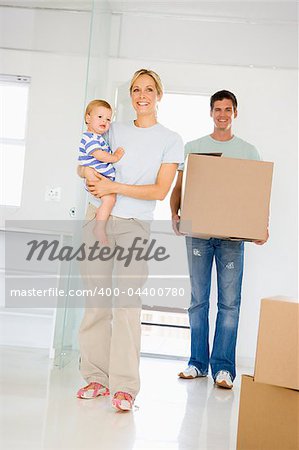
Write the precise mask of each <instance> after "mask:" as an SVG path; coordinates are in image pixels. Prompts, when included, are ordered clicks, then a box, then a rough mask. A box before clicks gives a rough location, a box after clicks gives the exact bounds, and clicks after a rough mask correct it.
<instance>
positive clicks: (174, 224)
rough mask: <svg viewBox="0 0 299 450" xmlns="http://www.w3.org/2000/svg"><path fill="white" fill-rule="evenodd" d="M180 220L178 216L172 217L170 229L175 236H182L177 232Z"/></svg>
mask: <svg viewBox="0 0 299 450" xmlns="http://www.w3.org/2000/svg"><path fill="white" fill-rule="evenodd" d="M180 219H181V218H180V216H179V215H178V214H174V215H173V216H172V229H173V231H174V232H175V234H176V235H177V236H183V234H182V233H180V230H179V226H180Z"/></svg>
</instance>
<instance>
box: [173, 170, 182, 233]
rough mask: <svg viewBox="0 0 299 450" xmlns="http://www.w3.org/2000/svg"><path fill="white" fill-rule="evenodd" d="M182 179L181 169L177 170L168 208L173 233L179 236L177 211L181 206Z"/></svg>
mask: <svg viewBox="0 0 299 450" xmlns="http://www.w3.org/2000/svg"><path fill="white" fill-rule="evenodd" d="M182 180H183V171H182V170H179V171H178V175H177V180H176V184H175V186H174V188H173V191H172V194H171V197H170V209H171V218H172V228H173V231H174V232H175V234H177V235H178V236H181V233H180V232H179V228H178V227H179V223H180V215H179V211H180V208H181V192H182Z"/></svg>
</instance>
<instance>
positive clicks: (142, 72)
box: [130, 69, 163, 96]
mask: <svg viewBox="0 0 299 450" xmlns="http://www.w3.org/2000/svg"><path fill="white" fill-rule="evenodd" d="M140 75H149V76H150V77H152V79H153V80H154V82H155V86H156V89H157V93H158V95H160V96H162V95H163V84H162V81H161V78H160V77H159V75H158V74H157V73H156V72H154V71H153V70H149V69H139V70H137V72H135V73H134V75H133V77H132V80H131V83H130V94H132V89H133V84H134V83H135V81H136V80H137V78H138V77H140Z"/></svg>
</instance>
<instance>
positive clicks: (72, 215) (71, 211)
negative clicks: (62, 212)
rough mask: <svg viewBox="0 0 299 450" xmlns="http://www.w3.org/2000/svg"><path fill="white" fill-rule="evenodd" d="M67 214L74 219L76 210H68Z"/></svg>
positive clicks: (73, 208)
mask: <svg viewBox="0 0 299 450" xmlns="http://www.w3.org/2000/svg"><path fill="white" fill-rule="evenodd" d="M69 214H70V216H71V217H76V208H75V207H74V206H73V207H72V208H71V209H70V210H69Z"/></svg>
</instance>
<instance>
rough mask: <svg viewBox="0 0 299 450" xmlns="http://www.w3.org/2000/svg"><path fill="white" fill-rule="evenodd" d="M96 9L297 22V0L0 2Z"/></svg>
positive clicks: (1, 1) (2, 2) (4, 3)
mask: <svg viewBox="0 0 299 450" xmlns="http://www.w3.org/2000/svg"><path fill="white" fill-rule="evenodd" d="M93 3H94V4H95V7H96V8H101V9H102V8H103V9H105V10H107V9H108V10H110V11H113V12H121V13H125V12H130V13H136V14H137V13H148V14H159V15H160V14H163V15H164V14H166V15H176V16H184V17H186V16H190V17H195V16H196V17H202V18H206V19H213V18H214V19H215V18H218V19H219V18H226V19H228V18H232V19H235V20H236V19H240V20H245V21H246V20H247V21H257V22H260V21H262V22H290V23H294V22H298V14H297V9H298V8H297V6H298V3H297V1H296V0H291V1H273V0H264V1H260V0H251V1H245V0H239V1H221V0H218V1H206V0H200V1H199V0H198V1H180V2H178V1H172V0H163V1H154V0H138V1H114V0H94V2H93V0H0V6H10V7H26V8H47V9H48V8H49V9H62V10H75V11H91V10H92V9H93Z"/></svg>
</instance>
